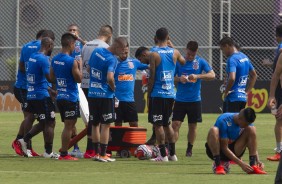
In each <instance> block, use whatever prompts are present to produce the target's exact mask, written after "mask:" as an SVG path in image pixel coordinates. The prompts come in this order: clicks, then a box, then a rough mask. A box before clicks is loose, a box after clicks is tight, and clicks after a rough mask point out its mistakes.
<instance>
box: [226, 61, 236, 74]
mask: <svg viewBox="0 0 282 184" xmlns="http://www.w3.org/2000/svg"><path fill="white" fill-rule="evenodd" d="M226 71H227V72H228V73H231V72H236V61H235V60H234V59H233V58H230V59H229V61H228V62H227V66H226Z"/></svg>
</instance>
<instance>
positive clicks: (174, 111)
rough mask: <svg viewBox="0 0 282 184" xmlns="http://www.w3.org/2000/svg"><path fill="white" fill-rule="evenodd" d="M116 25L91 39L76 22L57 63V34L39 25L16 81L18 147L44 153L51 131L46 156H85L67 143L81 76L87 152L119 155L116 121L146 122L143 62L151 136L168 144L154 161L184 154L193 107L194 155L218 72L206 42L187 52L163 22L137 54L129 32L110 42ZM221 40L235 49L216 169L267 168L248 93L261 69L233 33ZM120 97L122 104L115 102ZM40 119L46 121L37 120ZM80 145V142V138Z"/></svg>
mask: <svg viewBox="0 0 282 184" xmlns="http://www.w3.org/2000/svg"><path fill="white" fill-rule="evenodd" d="M112 33H113V30H112V28H111V26H108V25H105V26H102V27H101V28H100V30H99V33H98V37H97V39H94V40H93V41H90V42H85V41H83V40H82V39H81V38H80V37H79V35H78V26H77V25H75V24H73V25H70V26H69V27H68V32H67V33H65V34H63V35H62V36H61V45H62V49H61V52H60V53H59V54H58V55H56V56H54V57H53V59H52V61H51V64H50V63H49V56H50V55H51V53H52V50H53V47H54V43H53V42H54V39H55V37H54V33H53V32H52V31H50V30H42V31H39V32H38V34H37V37H36V38H37V40H36V41H32V42H29V43H27V44H26V45H24V47H23V49H22V51H21V58H20V62H19V71H18V75H17V81H16V84H15V96H16V98H17V99H18V100H19V102H21V104H22V108H23V112H24V120H23V122H22V124H21V126H20V129H19V132H18V135H17V137H16V139H15V141H13V144H12V146H13V148H14V149H15V151H16V153H17V154H19V155H25V156H28V157H32V156H39V154H37V153H36V152H35V151H34V150H33V148H32V143H31V139H32V137H34V136H36V135H37V134H38V133H39V132H41V131H43V136H44V147H45V152H44V154H43V156H44V157H47V158H58V159H59V160H77V158H75V157H74V156H72V155H70V154H68V151H67V150H68V144H69V142H70V139H71V137H72V136H74V135H75V133H76V130H75V124H76V121H77V118H78V117H79V116H80V114H79V97H78V86H77V83H81V87H82V89H83V91H84V93H85V96H87V100H88V105H89V112H90V116H89V123H88V126H87V130H88V131H87V135H88V138H87V147H86V152H85V154H84V158H92V159H93V160H96V161H101V162H112V161H115V159H113V158H111V157H110V156H109V155H107V153H106V150H107V146H108V141H109V129H110V124H111V123H113V122H115V125H116V126H121V125H122V122H123V121H124V122H129V124H130V126H138V115H137V110H136V104H135V102H134V84H135V83H134V81H135V75H136V70H146V69H147V70H149V71H148V77H149V79H148V109H149V112H148V121H149V122H150V123H152V125H153V135H152V138H151V139H150V141H148V142H147V143H149V142H150V143H152V144H155V142H156V141H157V143H158V146H159V150H160V155H159V156H158V157H157V158H154V159H151V161H156V162H166V161H177V160H178V159H177V156H176V151H175V143H176V141H177V140H178V136H179V129H180V126H181V124H182V122H183V120H184V118H185V116H186V114H187V116H188V125H189V126H188V127H189V130H188V135H187V139H188V144H187V150H186V156H187V157H191V156H192V148H193V144H194V142H195V138H196V128H197V123H198V122H202V117H201V93H200V91H201V80H212V79H214V78H215V74H214V72H213V70H212V68H211V67H210V66H209V64H208V62H207V61H205V60H204V59H203V58H201V57H199V56H198V55H197V51H198V43H197V42H195V41H190V42H188V44H187V48H186V57H185V58H184V57H183V56H182V55H181V54H180V52H179V51H178V50H177V49H175V48H174V47H173V44H172V43H171V41H170V39H169V34H168V30H167V29H166V28H160V29H158V30H157V31H156V34H155V44H156V45H155V46H154V47H153V48H151V49H150V50H149V49H148V48H146V47H140V48H138V49H137V51H136V54H135V56H136V58H137V59H133V58H128V53H129V45H128V42H127V40H126V39H125V38H123V37H117V38H115V39H114V40H113V42H112V44H111V45H110V46H109V45H108V44H109V42H110V40H111V37H112ZM220 48H221V50H222V51H223V53H224V54H225V55H226V56H227V57H228V59H227V68H226V72H227V77H226V83H225V84H226V87H225V91H224V95H223V97H224V104H223V107H224V108H223V112H224V114H223V115H221V116H219V118H218V119H217V121H216V123H215V125H214V127H212V128H211V129H210V130H209V133H208V138H207V143H206V152H207V155H208V156H209V157H210V158H211V159H212V160H214V166H213V169H214V172H215V173H216V174H226V172H228V171H229V163H230V161H233V162H235V163H236V164H238V165H239V166H240V167H241V168H242V169H243V170H244V171H245V172H246V173H250V174H265V173H266V172H265V171H263V163H262V162H261V161H260V160H259V156H258V151H257V144H256V131H255V127H254V126H253V124H252V123H253V122H254V121H255V118H256V115H255V112H254V110H253V109H251V108H245V105H246V99H247V96H246V95H247V93H248V92H249V91H250V90H251V89H252V87H253V86H254V84H255V81H256V77H257V75H256V72H255V70H254V68H253V66H252V64H251V62H250V60H249V58H248V57H247V56H246V55H245V54H243V53H242V52H240V51H238V50H237V49H236V47H235V43H234V41H233V40H232V39H231V38H230V37H225V38H223V39H222V40H221V41H220ZM80 56H81V57H80ZM140 61H141V62H140ZM275 85H276V84H275ZM174 86H177V92H175V90H174ZM272 92H273V91H272ZM271 94H272V93H271ZM270 96H271V95H270ZM55 101H56V102H57V107H58V108H59V111H60V116H61V120H62V122H64V129H63V132H62V147H61V149H60V155H58V154H56V153H54V152H53V150H52V147H53V138H54V127H55V105H54V102H55ZM117 101H119V104H118V105H117V106H116V107H115V102H117ZM116 104H117V103H116ZM278 112H279V110H278ZM278 115H279V113H278ZM35 119H37V120H38V121H39V123H38V124H36V125H34V126H32V125H33V122H34V120H35ZM166 148H168V151H167V149H166ZM246 148H248V149H249V158H250V163H249V164H247V163H245V162H243V161H242V160H241V156H242V155H243V154H244V152H245V149H246ZM75 150H78V146H77V145H76V147H75Z"/></svg>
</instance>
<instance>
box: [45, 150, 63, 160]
mask: <svg viewBox="0 0 282 184" xmlns="http://www.w3.org/2000/svg"><path fill="white" fill-rule="evenodd" d="M59 156H60V155H59V154H58V153H54V152H52V153H50V154H48V153H46V152H45V153H43V157H44V158H52V159H59Z"/></svg>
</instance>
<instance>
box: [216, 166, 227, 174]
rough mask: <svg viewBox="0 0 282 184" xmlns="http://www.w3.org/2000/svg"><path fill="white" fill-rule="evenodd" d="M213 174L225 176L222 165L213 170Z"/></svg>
mask: <svg viewBox="0 0 282 184" xmlns="http://www.w3.org/2000/svg"><path fill="white" fill-rule="evenodd" d="M214 174H219V175H220V174H221V175H225V174H226V172H225V170H224V167H223V166H222V165H219V166H216V167H215V169H214Z"/></svg>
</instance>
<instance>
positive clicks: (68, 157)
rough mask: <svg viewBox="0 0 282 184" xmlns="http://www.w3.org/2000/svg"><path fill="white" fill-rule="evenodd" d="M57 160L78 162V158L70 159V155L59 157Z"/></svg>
mask: <svg viewBox="0 0 282 184" xmlns="http://www.w3.org/2000/svg"><path fill="white" fill-rule="evenodd" d="M59 160H78V158H75V157H72V156H70V155H66V156H64V157H62V156H59Z"/></svg>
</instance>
